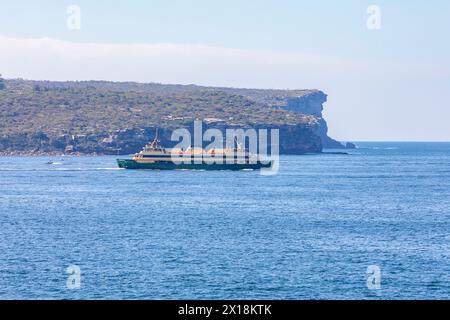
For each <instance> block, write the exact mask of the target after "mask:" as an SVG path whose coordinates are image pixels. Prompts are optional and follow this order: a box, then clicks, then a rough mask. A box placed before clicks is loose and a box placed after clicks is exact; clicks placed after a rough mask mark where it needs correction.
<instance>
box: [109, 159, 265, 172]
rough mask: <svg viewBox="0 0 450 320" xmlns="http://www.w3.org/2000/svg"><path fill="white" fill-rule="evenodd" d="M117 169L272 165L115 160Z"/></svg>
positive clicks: (240, 167)
mask: <svg viewBox="0 0 450 320" xmlns="http://www.w3.org/2000/svg"><path fill="white" fill-rule="evenodd" d="M117 164H118V165H119V168H123V169H146V170H233V171H238V170H258V169H261V168H270V167H271V165H272V163H271V162H269V163H261V162H260V161H258V162H257V163H199V164H196V163H179V164H177V163H174V162H172V161H155V162H151V163H149V162H147V163H140V162H137V161H135V160H132V159H117Z"/></svg>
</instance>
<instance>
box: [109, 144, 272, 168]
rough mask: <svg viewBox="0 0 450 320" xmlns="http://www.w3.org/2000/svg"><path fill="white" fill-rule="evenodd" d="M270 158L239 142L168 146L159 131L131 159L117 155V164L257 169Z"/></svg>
mask: <svg viewBox="0 0 450 320" xmlns="http://www.w3.org/2000/svg"><path fill="white" fill-rule="evenodd" d="M272 162H273V161H262V159H261V158H260V157H259V156H258V155H254V154H251V153H249V152H248V151H247V150H246V149H243V148H241V146H240V145H239V144H238V145H237V147H235V148H224V149H216V148H212V149H210V150H204V149H203V148H198V147H189V148H186V150H183V149H180V148H171V149H169V148H165V147H163V146H162V145H160V141H159V139H158V135H156V137H155V138H154V140H153V141H152V142H151V143H149V144H147V145H145V146H144V148H143V149H142V151H140V152H139V153H136V154H134V156H133V157H132V158H131V159H117V164H118V166H119V168H123V169H147V170H235V171H236V170H258V169H261V168H270V167H271V166H272Z"/></svg>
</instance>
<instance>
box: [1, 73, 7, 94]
mask: <svg viewBox="0 0 450 320" xmlns="http://www.w3.org/2000/svg"><path fill="white" fill-rule="evenodd" d="M5 88H6V85H5V81H3V78H2V75H1V74H0V90H3V89H5Z"/></svg>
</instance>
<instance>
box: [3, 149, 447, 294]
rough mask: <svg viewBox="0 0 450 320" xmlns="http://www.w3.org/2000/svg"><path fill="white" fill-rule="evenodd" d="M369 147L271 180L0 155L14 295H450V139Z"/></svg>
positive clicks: (313, 159) (293, 165)
mask: <svg viewBox="0 0 450 320" xmlns="http://www.w3.org/2000/svg"><path fill="white" fill-rule="evenodd" d="M357 145H358V148H357V149H355V150H348V153H349V154H348V155H344V154H331V153H330V154H316V155H298V156H287V155H286V156H281V159H280V170H279V173H278V174H276V175H272V176H264V175H261V174H259V172H258V171H237V172H232V171H165V172H164V171H139V170H138V171H133V170H123V169H118V168H117V165H116V162H115V160H116V158H117V157H114V156H99V157H72V156H66V157H54V156H52V157H50V156H49V157H0V299H449V298H450V143H419V142H417V143H415V142H410V143H404V142H403V143H400V142H359V143H357ZM49 161H52V162H53V163H52V164H48V162H49Z"/></svg>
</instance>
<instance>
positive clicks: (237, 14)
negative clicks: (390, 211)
mask: <svg viewBox="0 0 450 320" xmlns="http://www.w3.org/2000/svg"><path fill="white" fill-rule="evenodd" d="M70 5H77V6H78V7H79V8H80V9H81V14H80V27H81V29H79V30H77V29H76V30H71V29H70V28H68V26H67V20H68V18H69V22H73V21H74V20H73V19H70V17H71V16H70V14H68V13H67V8H68V6H70ZM371 5H376V6H378V8H379V9H380V20H377V19H376V18H377V17H376V16H374V15H372V13H373V11H371V13H368V12H367V9H368V7H369V6H371ZM371 18H374V19H375V20H372V19H371ZM368 19H371V20H370V21H375V24H371V25H372V26H374V25H375V26H376V25H377V23H378V21H379V25H380V26H381V29H375V30H373V29H369V28H368V26H367V20H368ZM75 20H76V19H75ZM0 21H1V23H0V73H2V74H3V75H4V77H6V78H16V77H21V78H28V79H49V80H89V79H96V80H99V79H104V80H117V81H119V80H120V81H122V80H130V81H141V82H163V83H183V84H185V83H195V84H202V85H219V86H234V87H260V88H291V89H303V88H317V89H321V90H323V91H324V92H326V93H327V94H328V95H329V96H328V98H329V99H328V102H327V103H326V105H325V110H326V112H325V116H326V119H327V121H328V123H329V127H330V135H331V136H333V137H335V138H337V139H340V140H435V141H437V140H446V141H450V125H449V124H448V122H449V120H450V108H449V107H450V41H449V38H450V1H448V0H441V1H440V0H435V1H433V0H431V1H420V0H397V1H395V0H390V1H388V0H382V1H381V0H380V1H365V0H342V1H335V0H333V1H332V0H329V1H325V0H323V1H300V0H292V1H288V0H286V1H283V0H278V1H275V0H273V1H272V0H271V1H263V0H258V1H256V0H255V1H248V0H247V1H242V0H240V1H234V0H226V1H225V0H222V1H215V0H197V1H196V0H191V1H185V0H184V1H178V0H177V1H174V0H161V1H156V0H153V1H152V0H147V1H137V0H134V1H133V0H128V1H112V0H108V1H107V0H96V1H92V0H91V1H87V0H72V1H62V0H53V1H51V0H41V1H39V0H37V1H36V0H34V1H31V0H30V1H22V0H15V1H10V0H8V1H4V0H0ZM71 25H73V24H71Z"/></svg>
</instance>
